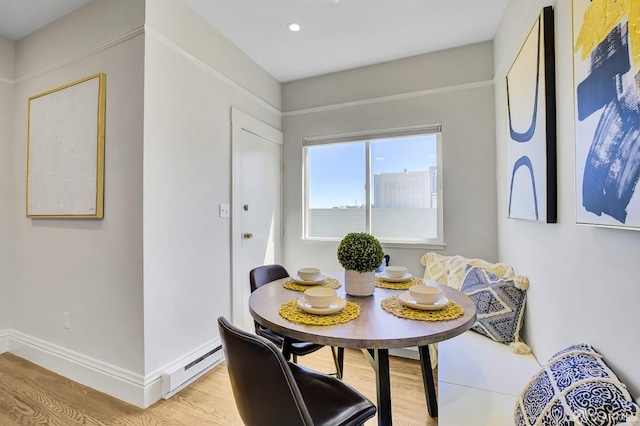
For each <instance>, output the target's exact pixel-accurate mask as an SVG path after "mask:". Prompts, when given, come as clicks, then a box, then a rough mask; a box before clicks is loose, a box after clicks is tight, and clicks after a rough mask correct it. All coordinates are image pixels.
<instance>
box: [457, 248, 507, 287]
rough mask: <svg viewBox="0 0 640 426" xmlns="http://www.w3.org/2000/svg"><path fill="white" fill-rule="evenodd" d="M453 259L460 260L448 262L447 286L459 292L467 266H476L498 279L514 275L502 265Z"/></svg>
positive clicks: (476, 260)
mask: <svg viewBox="0 0 640 426" xmlns="http://www.w3.org/2000/svg"><path fill="white" fill-rule="evenodd" d="M454 257H459V258H460V259H455V261H454V259H451V261H450V262H449V265H448V266H449V276H448V277H447V281H448V283H449V286H450V287H453V288H455V289H456V290H460V289H461V288H462V283H463V282H464V277H465V269H466V267H467V265H471V266H476V267H478V268H480V269H483V270H485V271H488V272H491V273H492V274H495V275H497V276H498V277H499V278H511V277H513V276H514V275H515V273H514V272H513V268H512V267H511V266H509V265H506V264H504V263H490V262H487V261H486V260H482V259H465V258H463V257H461V256H454Z"/></svg>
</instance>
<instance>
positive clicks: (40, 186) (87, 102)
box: [27, 73, 106, 219]
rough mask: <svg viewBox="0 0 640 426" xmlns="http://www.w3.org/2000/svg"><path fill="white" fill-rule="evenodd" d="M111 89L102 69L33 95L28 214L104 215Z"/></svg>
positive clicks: (29, 119)
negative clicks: (108, 93) (108, 94)
mask: <svg viewBox="0 0 640 426" xmlns="http://www.w3.org/2000/svg"><path fill="white" fill-rule="evenodd" d="M105 92H106V75H105V74H103V73H99V74H95V75H92V76H89V77H86V78H83V79H81V80H78V81H74V82H73V83H69V84H66V85H64V86H61V87H57V88H55V89H52V90H49V91H46V92H44V93H40V94H38V95H35V96H32V97H30V98H29V114H28V125H27V217H30V218H95V219H101V218H102V217H103V211H104V205H103V203H104V126H105V97H106V93H105Z"/></svg>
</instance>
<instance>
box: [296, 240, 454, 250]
mask: <svg viewBox="0 0 640 426" xmlns="http://www.w3.org/2000/svg"><path fill="white" fill-rule="evenodd" d="M300 241H301V242H302V243H303V244H310V245H324V244H332V245H335V244H336V243H337V244H339V243H340V239H338V238H302V239H301V240H300ZM380 245H381V246H382V248H383V249H384V248H398V249H424V250H444V249H445V248H446V247H447V244H446V243H425V242H415V243H414V242H408V241H404V242H402V241H384V240H381V241H380Z"/></svg>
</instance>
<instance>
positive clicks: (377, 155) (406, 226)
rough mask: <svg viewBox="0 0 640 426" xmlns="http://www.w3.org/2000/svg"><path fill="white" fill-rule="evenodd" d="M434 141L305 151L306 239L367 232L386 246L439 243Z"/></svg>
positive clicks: (418, 138) (430, 137)
mask: <svg viewBox="0 0 640 426" xmlns="http://www.w3.org/2000/svg"><path fill="white" fill-rule="evenodd" d="M438 136H439V133H438V134H436V133H432V134H425V135H413V136H407V137H400V138H386V139H374V140H368V141H357V142H341V143H331V144H319V145H311V146H307V147H306V148H305V149H306V159H307V161H306V165H305V166H306V170H305V172H306V178H307V182H306V189H307V191H306V203H307V206H308V208H307V211H306V235H305V237H307V238H342V237H343V236H344V235H345V234H347V233H348V232H371V233H372V234H373V235H375V236H376V237H378V238H380V239H382V240H386V241H409V242H413V241H425V240H437V239H439V237H440V236H439V235H438V211H437V209H438V197H439V195H438V186H439V185H438V167H439V165H438V161H437V159H438V152H437V150H438V143H437V142H438ZM367 164H370V174H369V175H368V176H367ZM367 187H368V188H370V192H369V194H368V195H369V198H368V199H367ZM369 204H370V206H371V211H370V214H368V212H369V209H368V206H369Z"/></svg>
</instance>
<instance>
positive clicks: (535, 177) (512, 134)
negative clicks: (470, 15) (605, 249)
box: [506, 7, 557, 223]
mask: <svg viewBox="0 0 640 426" xmlns="http://www.w3.org/2000/svg"><path fill="white" fill-rule="evenodd" d="M554 52H555V49H554V33H553V9H552V8H551V7H545V8H544V9H543V11H542V13H541V14H540V16H539V18H538V19H537V20H536V22H535V24H534V26H533V28H532V29H531V31H530V32H529V35H528V36H527V38H526V40H525V42H524V44H523V46H522V48H521V49H520V52H519V53H518V56H517V57H516V59H515V61H514V63H513V65H512V66H511V69H510V70H509V72H508V73H507V77H506V98H507V99H506V102H507V119H508V120H507V121H508V137H507V184H508V188H507V195H508V200H507V216H508V217H510V218H517V219H529V220H533V221H538V222H546V223H555V222H556V219H557V199H556V191H557V190H556V118H555V115H556V108H555V53H554Z"/></svg>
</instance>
